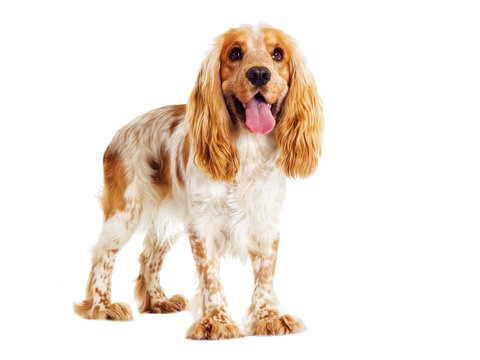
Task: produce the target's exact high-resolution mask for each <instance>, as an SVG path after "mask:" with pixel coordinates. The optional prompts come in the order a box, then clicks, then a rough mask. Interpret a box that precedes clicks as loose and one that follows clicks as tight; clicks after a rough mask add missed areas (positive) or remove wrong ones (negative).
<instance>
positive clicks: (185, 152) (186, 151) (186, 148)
mask: <svg viewBox="0 0 480 360" xmlns="http://www.w3.org/2000/svg"><path fill="white" fill-rule="evenodd" d="M189 157H190V137H189V136H188V134H187V135H186V136H185V139H184V140H183V146H182V161H183V170H184V171H187V164H188V158H189Z"/></svg>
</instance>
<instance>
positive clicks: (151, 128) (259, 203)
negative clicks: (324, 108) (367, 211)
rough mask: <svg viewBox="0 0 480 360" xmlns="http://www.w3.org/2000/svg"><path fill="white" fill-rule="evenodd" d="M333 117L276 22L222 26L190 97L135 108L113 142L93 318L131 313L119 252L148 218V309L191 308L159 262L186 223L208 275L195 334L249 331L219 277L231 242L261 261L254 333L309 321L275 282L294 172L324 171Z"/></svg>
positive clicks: (107, 160) (144, 284) (251, 321)
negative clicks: (284, 303)
mask: <svg viewBox="0 0 480 360" xmlns="http://www.w3.org/2000/svg"><path fill="white" fill-rule="evenodd" d="M272 44H273V45H272ZM279 54H280V55H279ZM259 65H262V66H259ZM252 69H253V70H252ZM242 106H243V110H242ZM322 127H323V117H322V112H321V100H320V98H319V97H318V95H317V93H316V89H315V85H314V83H313V79H312V78H311V76H310V74H309V73H308V71H307V70H306V68H305V67H304V64H303V60H302V59H301V57H300V55H299V54H298V53H297V50H296V48H295V45H294V44H293V42H292V40H291V39H290V38H289V37H288V36H286V35H285V34H283V33H281V32H279V31H278V30H275V29H272V28H267V27H259V28H257V29H254V28H252V27H242V28H238V29H232V30H230V31H229V32H227V33H225V34H224V35H222V36H221V37H220V38H219V39H218V40H217V44H216V47H215V48H214V49H213V50H212V51H211V52H210V54H209V55H208V56H207V58H206V60H205V61H204V63H203V65H202V69H201V71H200V74H199V77H198V79H197V83H196V86H195V88H194V91H193V93H192V95H191V97H190V99H189V102H188V104H187V106H185V105H174V106H167V107H164V108H160V109H157V110H153V111H151V112H149V113H147V114H145V115H143V116H141V117H139V118H138V119H135V120H134V121H133V122H132V123H130V124H128V125H127V126H125V127H124V128H123V129H121V130H120V131H119V132H118V133H117V134H116V136H115V137H114V139H113V140H112V142H111V143H110V145H109V147H108V148H107V151H106V152H105V156H104V170H105V188H104V194H103V196H102V205H103V210H104V213H105V224H104V227H103V229H102V232H101V235H100V240H99V242H98V244H97V245H96V247H95V248H94V251H93V265H92V271H91V274H90V280H89V285H88V287H87V299H86V300H85V301H84V302H83V303H81V304H78V305H76V306H75V310H76V312H77V313H78V314H80V315H81V316H83V317H86V318H91V319H113V320H127V319H130V318H131V311H130V309H129V308H128V305H126V304H120V303H111V301H110V279H111V273H112V270H113V263H114V260H115V257H116V254H117V252H118V251H119V249H120V248H121V247H122V246H123V245H124V244H125V243H126V242H127V241H128V239H129V238H130V237H131V235H132V234H133V232H134V231H135V230H136V229H138V228H139V227H142V228H144V229H145V230H146V231H147V236H146V238H145V249H144V251H143V253H142V255H141V257H140V263H141V271H140V275H139V277H138V279H137V286H136V292H135V293H136V297H137V300H138V302H139V311H140V312H156V313H165V312H175V311H181V310H183V309H185V308H186V300H185V298H184V297H183V296H181V295H175V296H173V297H171V298H167V297H166V296H165V294H164V292H163V290H162V288H161V287H160V282H159V270H160V268H161V265H162V262H163V259H164V256H165V254H166V253H167V251H168V250H169V249H170V247H171V246H172V245H173V244H174V242H175V241H176V240H177V239H178V238H179V237H180V236H181V235H182V234H183V233H187V234H188V236H189V239H190V243H191V246H192V252H193V255H194V259H195V262H196V265H197V271H198V276H199V283H200V286H199V294H198V300H199V301H198V303H199V304H198V305H199V313H200V318H199V319H198V320H197V321H196V322H195V323H194V324H193V325H192V327H191V328H190V330H189V331H188V334H187V336H188V337H190V338H193V339H219V338H232V337H238V336H241V335H242V334H241V332H240V330H239V328H238V326H237V325H236V324H235V323H234V322H233V320H232V319H231V318H230V315H229V312H228V308H227V303H226V299H225V296H224V294H223V289H222V286H221V283H220V278H219V258H220V257H221V256H222V255H224V254H226V253H229V254H231V255H233V256H236V257H239V258H240V259H247V258H248V257H250V259H251V261H252V265H253V268H254V274H255V291H254V294H253V296H252V305H251V307H250V309H249V315H248V324H247V332H248V334H258V335H262V334H269V335H276V334H285V333H290V332H297V331H300V330H302V328H303V324H302V322H301V321H300V320H298V319H296V318H294V317H292V316H290V315H285V314H283V313H282V312H281V310H280V308H279V304H278V301H277V299H276V297H275V295H274V292H273V288H272V282H273V275H274V270H275V262H276V255H277V249H278V243H279V212H280V208H281V205H282V202H283V199H284V192H285V179H286V175H287V176H291V177H295V176H302V177H305V176H308V175H310V173H311V172H313V170H314V169H315V167H316V165H317V161H318V157H319V155H320V149H321V131H322Z"/></svg>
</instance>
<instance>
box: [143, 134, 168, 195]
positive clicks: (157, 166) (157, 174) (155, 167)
mask: <svg viewBox="0 0 480 360" xmlns="http://www.w3.org/2000/svg"><path fill="white" fill-rule="evenodd" d="M148 165H149V166H150V169H151V171H152V172H151V175H150V178H151V180H152V182H153V183H154V184H155V185H156V186H157V188H158V189H159V190H160V191H161V192H162V193H164V194H166V193H168V192H170V184H171V179H170V154H169V152H168V149H167V147H166V146H165V144H163V143H162V144H160V146H159V149H158V153H157V156H156V157H153V158H151V159H150V160H149V161H148Z"/></svg>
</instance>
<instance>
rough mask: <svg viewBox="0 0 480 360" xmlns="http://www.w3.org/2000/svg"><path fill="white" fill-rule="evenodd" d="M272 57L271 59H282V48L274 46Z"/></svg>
mask: <svg viewBox="0 0 480 360" xmlns="http://www.w3.org/2000/svg"><path fill="white" fill-rule="evenodd" d="M272 58H273V60H277V61H280V60H282V59H283V51H282V49H279V48H276V49H275V50H273V54H272Z"/></svg>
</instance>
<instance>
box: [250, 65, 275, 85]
mask: <svg viewBox="0 0 480 360" xmlns="http://www.w3.org/2000/svg"><path fill="white" fill-rule="evenodd" d="M246 75H247V79H248V80H250V82H251V83H252V84H253V85H255V86H263V85H265V84H266V83H268V81H269V80H270V75H271V74H270V70H268V69H267V68H266V67H263V66H254V67H252V68H250V69H248V71H247V74H246Z"/></svg>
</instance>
